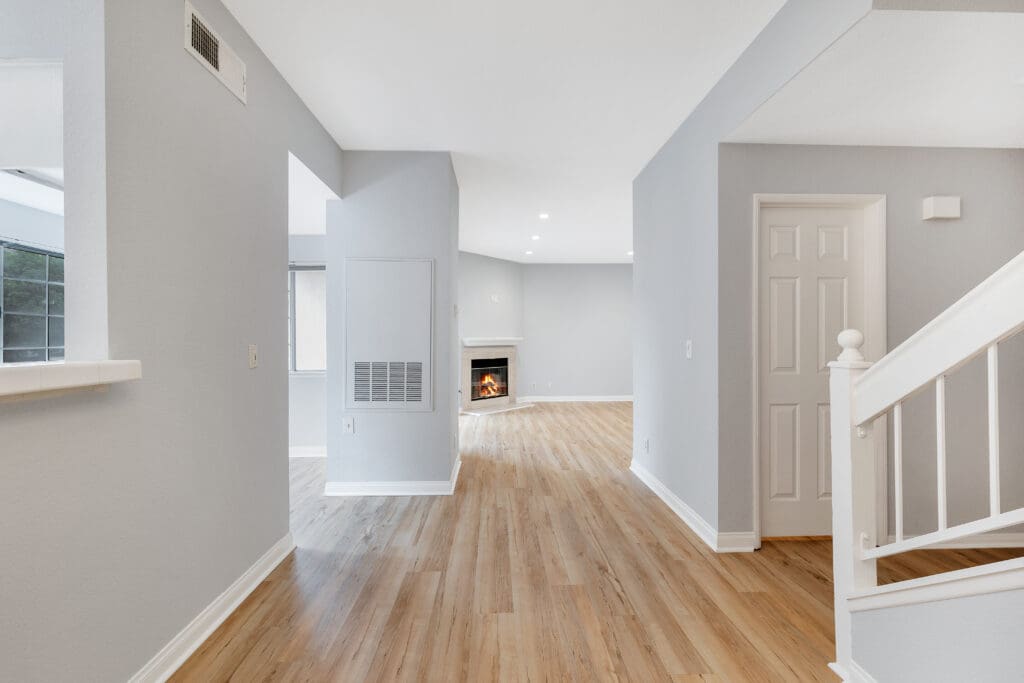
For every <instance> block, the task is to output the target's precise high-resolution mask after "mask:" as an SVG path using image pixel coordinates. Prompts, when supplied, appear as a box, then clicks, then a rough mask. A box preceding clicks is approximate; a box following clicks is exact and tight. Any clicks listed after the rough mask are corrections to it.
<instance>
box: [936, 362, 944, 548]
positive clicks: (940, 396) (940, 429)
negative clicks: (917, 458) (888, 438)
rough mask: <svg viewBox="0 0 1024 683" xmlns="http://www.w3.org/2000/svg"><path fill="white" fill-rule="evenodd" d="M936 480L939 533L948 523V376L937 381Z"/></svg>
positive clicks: (941, 376) (940, 377)
mask: <svg viewBox="0 0 1024 683" xmlns="http://www.w3.org/2000/svg"><path fill="white" fill-rule="evenodd" d="M935 480H936V487H937V491H936V498H937V501H938V502H937V505H938V508H939V531H942V530H943V529H945V528H946V527H947V523H946V376H945V375H939V378H938V379H936V380H935Z"/></svg>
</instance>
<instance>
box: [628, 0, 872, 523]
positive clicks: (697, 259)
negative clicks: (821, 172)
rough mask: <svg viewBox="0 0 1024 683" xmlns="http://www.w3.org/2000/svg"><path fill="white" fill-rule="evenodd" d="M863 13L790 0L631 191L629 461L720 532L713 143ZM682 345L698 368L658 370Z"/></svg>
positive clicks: (850, 1) (861, 7)
mask: <svg viewBox="0 0 1024 683" xmlns="http://www.w3.org/2000/svg"><path fill="white" fill-rule="evenodd" d="M870 9H871V2H870V1H869V0H790V2H788V3H787V4H786V5H784V6H783V7H782V8H781V9H780V10H779V12H778V13H777V14H776V15H775V17H774V18H773V19H772V21H771V22H770V23H769V24H768V26H767V27H766V28H765V29H764V31H763V32H762V33H761V34H760V35H759V36H758V37H757V38H756V39H755V40H754V42H753V43H752V44H751V45H750V47H749V48H747V50H746V51H745V52H744V53H743V55H742V56H740V58H739V59H738V60H737V61H736V63H735V64H734V65H733V66H732V67H731V68H730V69H729V71H728V72H727V73H726V74H725V76H723V77H722V79H721V80H720V81H719V82H718V83H717V84H716V85H715V87H714V88H712V90H711V92H710V93H708V95H707V97H706V98H705V99H704V100H703V102H701V104H700V105H699V106H698V107H697V108H696V109H695V110H694V112H693V113H692V114H690V116H689V118H687V119H686V121H685V122H684V123H683V124H682V125H681V126H680V127H679V129H678V130H677V131H676V132H675V133H674V134H673V135H672V137H671V138H669V140H668V141H667V142H666V143H665V145H664V146H663V147H662V148H661V150H659V151H658V153H657V154H656V155H655V157H654V158H653V159H651V161H650V162H649V163H648V164H647V166H646V167H645V168H644V169H643V171H642V172H641V173H640V175H639V176H638V177H637V178H636V180H635V181H634V183H633V248H634V250H635V252H636V256H635V257H634V269H633V293H634V300H635V301H636V308H635V318H634V320H635V323H634V324H635V327H634V336H633V344H634V346H633V358H634V372H633V376H634V395H635V402H634V409H633V425H634V426H633V458H634V460H636V461H637V462H638V463H639V464H640V465H642V466H643V467H645V468H646V469H647V470H649V471H650V472H651V473H652V474H653V475H654V476H655V477H657V478H658V479H660V480H661V482H662V483H663V484H664V485H665V486H666V487H668V488H669V489H670V490H671V491H672V492H673V493H674V494H675V495H677V496H678V497H679V498H680V499H682V500H683V502H685V503H686V504H687V505H689V506H690V507H691V508H693V509H694V510H695V511H696V512H697V513H698V514H699V515H701V516H702V517H703V518H704V519H705V520H706V521H707V522H708V523H709V524H710V525H711V526H712V527H713V528H716V529H717V528H718V527H719V523H718V501H719V496H720V493H719V485H720V482H721V483H722V484H723V485H725V486H726V487H728V486H731V483H730V482H728V481H727V479H726V477H725V476H724V474H723V473H720V472H719V462H718V460H719V458H718V451H719V448H720V445H719V438H720V430H719V414H720V413H721V412H723V411H725V412H727V411H728V410H731V408H732V407H731V406H729V405H725V404H723V402H722V401H720V397H719V392H718V384H719V377H718V375H719V367H720V362H719V357H718V348H719V328H718V311H719V306H718V288H719V276H718V256H719V253H718V252H719V241H718V143H719V142H720V141H721V140H723V139H725V138H726V137H727V136H728V135H729V134H730V133H731V132H732V131H733V130H734V129H735V128H736V127H737V126H738V125H739V124H740V123H741V122H742V121H743V120H744V119H746V118H747V117H748V116H749V115H750V114H751V113H752V112H753V111H754V110H755V109H756V108H757V107H758V106H760V104H761V103H762V102H764V101H765V100H766V99H767V98H768V97H770V96H771V95H772V94H773V93H774V92H775V91H777V90H778V89H779V88H780V87H782V85H784V84H785V83H786V82H787V81H788V80H789V79H790V78H792V77H793V76H794V75H795V74H796V73H797V72H798V71H799V70H800V69H802V68H803V67H805V66H806V65H807V64H808V63H810V62H811V61H812V60H813V59H814V58H815V57H816V56H817V55H818V54H820V53H821V52H822V51H823V50H824V49H825V48H826V47H827V46H828V45H830V44H831V43H832V42H833V41H834V40H835V39H836V38H838V37H839V36H840V35H842V34H843V33H844V32H845V31H846V30H848V29H849V28H850V27H851V26H852V25H854V24H855V23H856V22H857V21H858V20H860V19H861V18H862V17H863V16H864V15H865V14H866V13H867V12H868V11H869V10H870ZM687 339H692V340H693V343H694V356H693V359H692V360H690V361H682V362H679V363H675V364H672V365H670V366H668V367H665V366H664V365H663V364H662V363H661V361H662V359H665V358H675V359H677V358H679V356H680V354H681V353H682V351H683V345H684V343H685V340H687ZM647 440H649V443H650V450H649V452H647V450H646V449H644V448H643V445H644V443H645V441H647ZM748 497H749V495H748Z"/></svg>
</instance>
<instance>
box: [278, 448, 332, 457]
mask: <svg viewBox="0 0 1024 683" xmlns="http://www.w3.org/2000/svg"><path fill="white" fill-rule="evenodd" d="M288 457H289V458H326V457H327V446H290V447H289V448H288Z"/></svg>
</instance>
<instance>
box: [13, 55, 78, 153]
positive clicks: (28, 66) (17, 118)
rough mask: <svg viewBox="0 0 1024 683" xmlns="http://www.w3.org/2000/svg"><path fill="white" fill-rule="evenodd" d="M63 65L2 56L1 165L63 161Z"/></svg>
mask: <svg viewBox="0 0 1024 683" xmlns="http://www.w3.org/2000/svg"><path fill="white" fill-rule="evenodd" d="M62 85H63V77H62V67H61V65H60V64H59V63H55V62H37V61H22V60H0V103H2V105H0V168H53V167H58V168H59V167H62V166H63V165H64V156H63V149H64V142H63V139H62V137H63V131H64V120H63V117H64V97H63V93H62V92H61V88H62Z"/></svg>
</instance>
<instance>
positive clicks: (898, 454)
mask: <svg viewBox="0 0 1024 683" xmlns="http://www.w3.org/2000/svg"><path fill="white" fill-rule="evenodd" d="M892 441H893V460H892V473H893V489H895V490H894V492H893V493H894V495H895V501H894V504H893V506H894V507H895V509H896V542H897V543H899V542H900V541H902V540H903V402H902V401H901V402H900V403H897V404H896V405H894V406H893V407H892Z"/></svg>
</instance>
